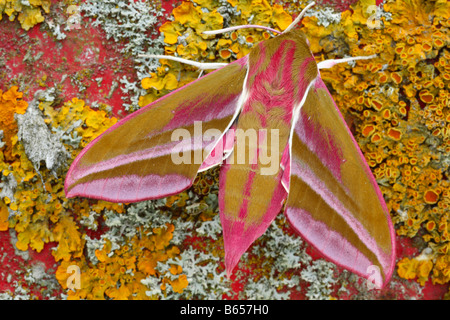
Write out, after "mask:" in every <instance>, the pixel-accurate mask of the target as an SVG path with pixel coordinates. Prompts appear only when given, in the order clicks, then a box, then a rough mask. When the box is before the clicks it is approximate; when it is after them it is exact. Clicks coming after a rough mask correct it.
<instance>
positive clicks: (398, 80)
mask: <svg viewBox="0 0 450 320" xmlns="http://www.w3.org/2000/svg"><path fill="white" fill-rule="evenodd" d="M391 78H392V80H394V82H395V83H396V84H400V83H401V82H402V80H403V77H402V76H401V75H400V73H398V72H392V73H391Z"/></svg>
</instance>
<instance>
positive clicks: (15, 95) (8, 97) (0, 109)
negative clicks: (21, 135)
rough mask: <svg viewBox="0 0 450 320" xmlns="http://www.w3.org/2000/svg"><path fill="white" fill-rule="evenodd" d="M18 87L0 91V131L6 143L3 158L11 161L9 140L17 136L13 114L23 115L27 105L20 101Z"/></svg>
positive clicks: (20, 95) (20, 96)
mask: <svg viewBox="0 0 450 320" xmlns="http://www.w3.org/2000/svg"><path fill="white" fill-rule="evenodd" d="M17 90H18V87H17V86H13V87H11V88H10V89H9V90H7V91H5V92H3V91H2V90H0V130H2V131H3V136H4V142H5V143H6V149H5V151H4V152H5V157H6V159H7V160H11V148H12V142H11V139H12V137H13V136H15V135H16V134H17V130H18V129H17V123H16V120H15V119H14V115H15V114H24V113H25V112H26V110H27V108H28V103H27V102H26V101H24V100H22V96H23V94H22V92H19V91H17Z"/></svg>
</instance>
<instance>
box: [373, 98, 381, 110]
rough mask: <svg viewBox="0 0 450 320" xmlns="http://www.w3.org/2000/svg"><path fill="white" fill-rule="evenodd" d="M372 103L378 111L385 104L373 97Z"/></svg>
mask: <svg viewBox="0 0 450 320" xmlns="http://www.w3.org/2000/svg"><path fill="white" fill-rule="evenodd" d="M371 105H372V107H373V108H374V109H375V110H377V111H380V110H381V108H383V104H382V103H381V102H380V101H378V100H375V99H372V101H371Z"/></svg>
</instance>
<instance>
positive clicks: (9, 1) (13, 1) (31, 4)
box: [0, 0, 51, 30]
mask: <svg viewBox="0 0 450 320" xmlns="http://www.w3.org/2000/svg"><path fill="white" fill-rule="evenodd" d="M50 5H51V1H50V0H29V1H27V2H24V1H20V0H1V1H0V20H1V19H2V15H3V13H5V14H6V15H8V17H9V20H10V21H14V20H15V19H16V17H17V18H18V20H19V22H20V25H21V26H22V28H23V29H25V30H29V29H30V28H32V27H34V26H35V25H36V24H38V23H41V22H42V21H44V17H43V16H42V10H43V11H44V12H45V13H49V12H50Z"/></svg>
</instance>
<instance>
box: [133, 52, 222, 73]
mask: <svg viewBox="0 0 450 320" xmlns="http://www.w3.org/2000/svg"><path fill="white" fill-rule="evenodd" d="M139 56H140V57H145V58H154V59H167V60H173V61H178V62H181V63H184V64H189V65H191V66H194V67H197V68H199V69H200V70H211V69H220V68H222V67H225V66H226V65H228V63H205V62H197V61H192V60H187V59H183V58H178V57H173V56H165V55H160V54H141V55H139Z"/></svg>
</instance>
